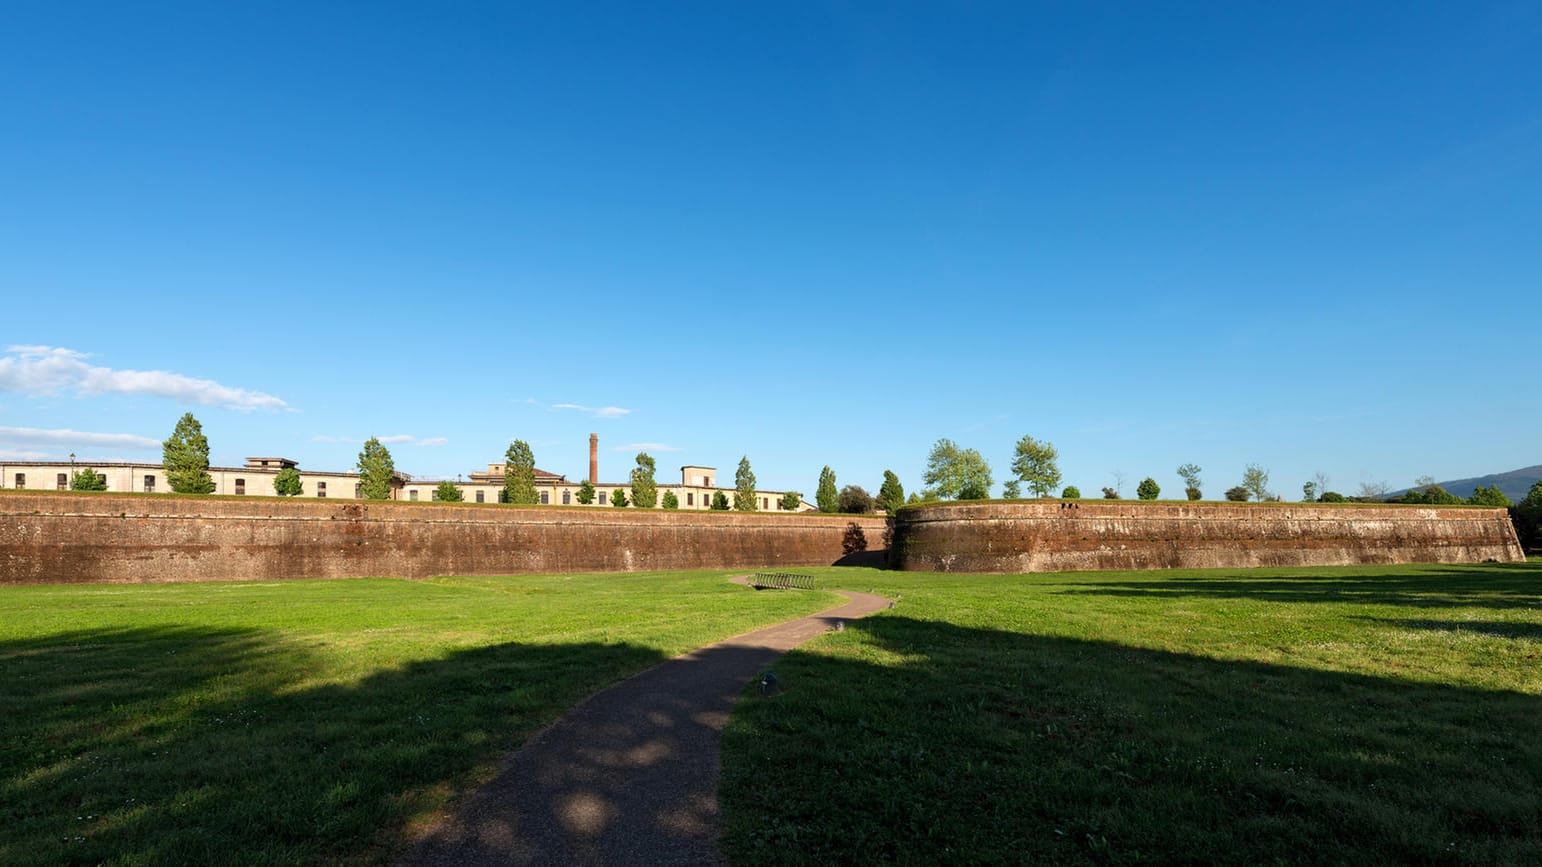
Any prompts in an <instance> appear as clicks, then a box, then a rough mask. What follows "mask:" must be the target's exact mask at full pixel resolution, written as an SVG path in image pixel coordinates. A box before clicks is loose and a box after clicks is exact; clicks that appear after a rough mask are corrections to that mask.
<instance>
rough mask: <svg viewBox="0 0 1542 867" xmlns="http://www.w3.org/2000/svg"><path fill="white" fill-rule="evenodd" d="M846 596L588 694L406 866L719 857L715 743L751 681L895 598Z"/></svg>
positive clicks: (436, 830) (442, 824)
mask: <svg viewBox="0 0 1542 867" xmlns="http://www.w3.org/2000/svg"><path fill="white" fill-rule="evenodd" d="M729 580H732V581H735V582H737V583H740V584H747V581H746V580H745V576H738V577H736V578H732V579H729ZM835 592H837V593H840V594H841V595H842V596H845V597H846V600H847V601H846V604H844V605H841V606H838V607H836V608H831V609H829V610H826V611H821V612H819V613H818V614H812V615H809V616H807V617H799V618H797V619H794V620H789V621H787V622H785V623H778V624H776V625H775V626H768V627H766V628H764V629H759V630H756V631H754V632H749V633H746V634H744V635H740V636H738V637H736V638H730V639H728V640H727V641H722V642H719V643H717V644H712V645H709V646H707V647H703V648H701V649H699V650H693V651H691V652H690V653H687V654H685V655H683V656H677V657H675V658H674V659H671V660H669V661H667V662H664V663H661V664H660V665H657V666H654V667H653V668H650V669H648V670H647V671H644V672H642V673H641V674H637V675H635V676H633V677H631V678H628V679H627V680H624V681H622V682H620V683H618V684H616V685H614V686H611V687H609V688H607V689H605V690H603V691H601V692H598V693H595V694H594V695H592V696H590V697H589V698H587V699H585V700H584V701H583V702H581V703H580V704H579V705H578V706H577V707H575V708H573V709H572V710H571V711H569V712H568V713H567V715H566V716H564V717H562V718H561V719H559V720H558V721H557V722H556V723H554V724H553V725H552V726H551V727H550V728H547V729H545V730H543V731H541V732H540V733H538V734H536V735H535V736H534V737H533V738H531V739H530V741H529V742H528V743H526V744H525V746H524V747H523V748H521V749H520V750H519V751H518V752H515V753H513V754H512V755H511V756H509V757H508V758H506V759H504V761H503V764H502V766H501V767H500V768H499V770H498V775H497V776H496V777H495V778H494V779H493V780H492V781H491V782H490V783H488V784H487V785H485V786H483V787H481V788H479V789H477V790H476V791H475V792H472V793H471V794H470V795H468V796H466V797H465V798H464V799H463V800H462V801H461V802H460V803H459V804H458V805H457V806H456V808H455V811H454V812H453V813H452V814H450V815H448V816H446V817H444V818H443V819H441V820H440V821H439V822H437V823H436V824H435V825H434V826H433V827H432V828H430V830H429V831H428V833H427V834H425V835H424V837H423V838H422V839H420V840H419V841H418V842H417V843H416V844H414V845H413V847H412V848H411V849H410V850H409V851H408V853H407V855H406V856H405V857H404V858H403V859H402V860H401V861H400V862H399V863H400V864H401V865H404V867H420V865H457V867H460V865H484V864H521V865H546V864H553V865H555V864H606V865H612V864H648V865H660V864H716V863H720V862H721V860H722V859H721V856H720V855H719V854H718V850H717V839H718V822H717V818H718V817H717V812H718V805H717V780H718V765H719V759H718V749H719V746H720V744H721V740H722V733H723V726H724V725H725V724H727V722H728V716H729V713H730V712H732V710H733V706H734V701H735V700H736V699H737V698H738V697H739V693H740V692H741V691H742V690H743V688H744V685H745V683H747V682H748V681H749V680H750V678H752V677H755V676H756V675H758V674H760V672H761V671H763V670H764V669H765V667H766V666H767V665H769V664H770V663H771V662H772V661H774V660H775V659H777V657H780V656H781V655H782V654H783V653H785V652H787V651H788V650H790V649H792V648H793V647H796V646H797V645H799V644H802V643H803V642H805V641H808V640H809V639H811V638H813V637H815V636H816V635H820V634H822V633H825V632H828V631H830V630H831V629H834V628H835V627H836V624H837V623H839V622H843V621H847V620H853V619H856V618H859V617H865V616H867V615H869V614H872V613H873V612H875V611H878V610H880V609H883V608H888V607H889V600H888V599H885V598H884V597H882V596H875V595H873V594H870V593H854V592H849V591H844V590H837V591H835Z"/></svg>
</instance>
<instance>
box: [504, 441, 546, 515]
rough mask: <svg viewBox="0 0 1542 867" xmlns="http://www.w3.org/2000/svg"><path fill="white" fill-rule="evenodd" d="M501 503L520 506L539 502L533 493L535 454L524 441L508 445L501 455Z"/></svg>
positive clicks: (538, 497)
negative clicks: (507, 448)
mask: <svg viewBox="0 0 1542 867" xmlns="http://www.w3.org/2000/svg"><path fill="white" fill-rule="evenodd" d="M503 501H504V502H505V503H514V504H515V505H521V506H531V505H534V504H536V503H539V502H540V501H541V498H540V496H539V495H537V494H536V492H535V452H533V451H531V450H530V444H529V443H527V442H525V441H524V440H515V441H513V442H511V443H509V450H508V451H506V452H504V453H503Z"/></svg>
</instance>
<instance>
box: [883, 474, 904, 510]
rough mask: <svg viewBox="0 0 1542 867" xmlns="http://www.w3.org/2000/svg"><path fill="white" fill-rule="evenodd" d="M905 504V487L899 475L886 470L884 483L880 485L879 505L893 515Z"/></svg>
mask: <svg viewBox="0 0 1542 867" xmlns="http://www.w3.org/2000/svg"><path fill="white" fill-rule="evenodd" d="M903 505H905V487H904V486H903V485H901V484H900V480H899V476H896V475H895V474H894V473H892V472H890V471H888V470H884V471H883V484H881V485H879V486H878V507H879V508H881V509H883V510H884V511H885V512H888V513H889V514H891V515H892V514H894V513H895V512H896V511H898V510H899V507H900V506H903Z"/></svg>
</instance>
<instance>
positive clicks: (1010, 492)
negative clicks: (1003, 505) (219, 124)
mask: <svg viewBox="0 0 1542 867" xmlns="http://www.w3.org/2000/svg"><path fill="white" fill-rule="evenodd" d="M1001 497H1002V499H1004V500H1020V499H1022V497H1023V489H1022V487H1020V483H1019V482H1018V481H1017V479H1009V480H1008V481H1007V482H1006V483H1005V484H1003V485H1002V486H1001Z"/></svg>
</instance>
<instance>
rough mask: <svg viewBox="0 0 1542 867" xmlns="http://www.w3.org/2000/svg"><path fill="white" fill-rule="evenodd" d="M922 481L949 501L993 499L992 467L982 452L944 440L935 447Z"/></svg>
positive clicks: (939, 441)
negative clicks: (991, 496) (990, 497)
mask: <svg viewBox="0 0 1542 867" xmlns="http://www.w3.org/2000/svg"><path fill="white" fill-rule="evenodd" d="M921 481H923V482H925V483H926V484H927V485H929V486H930V487H931V489H932V490H933V491H935V492H936V494H937V495H938V496H939V497H942V498H943V499H945V500H983V499H985V498H987V497H989V496H990V495H991V493H990V491H991V465H990V464H988V463H986V462H985V457H984V456H983V455H981V454H980V453H979V452H978V451H975V450H974V449H961V448H959V447H958V444H957V443H955V442H953V441H952V440H950V439H948V438H946V437H944V438H942V439H940V440H938V441H937V444H936V445H934V446H932V452H931V454H930V455H928V456H927V458H926V473H925V474H924V475H922V477H921Z"/></svg>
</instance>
